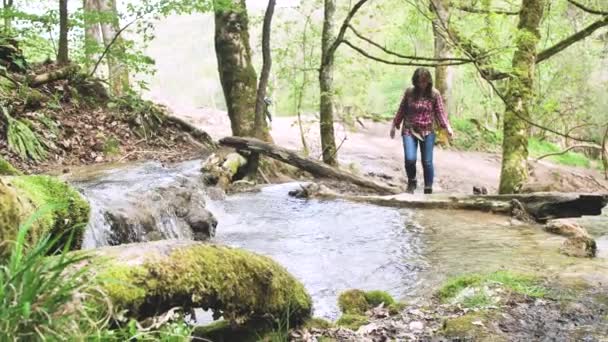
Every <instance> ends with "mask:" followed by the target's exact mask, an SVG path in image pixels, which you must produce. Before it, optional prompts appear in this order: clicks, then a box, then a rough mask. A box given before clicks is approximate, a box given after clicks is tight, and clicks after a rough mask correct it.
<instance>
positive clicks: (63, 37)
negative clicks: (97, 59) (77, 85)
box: [57, 0, 69, 65]
mask: <svg viewBox="0 0 608 342" xmlns="http://www.w3.org/2000/svg"><path fill="white" fill-rule="evenodd" d="M57 63H58V64H61V65H64V64H68V63H69V57H68V0H59V50H58V53H57Z"/></svg>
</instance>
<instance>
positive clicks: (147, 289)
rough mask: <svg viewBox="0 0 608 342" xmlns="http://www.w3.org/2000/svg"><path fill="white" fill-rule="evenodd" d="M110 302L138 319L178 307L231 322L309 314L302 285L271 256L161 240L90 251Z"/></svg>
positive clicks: (297, 318)
mask: <svg viewBox="0 0 608 342" xmlns="http://www.w3.org/2000/svg"><path fill="white" fill-rule="evenodd" d="M94 253H95V255H96V257H95V258H94V260H95V262H96V263H99V266H98V267H99V270H100V271H99V277H100V280H101V281H102V284H103V287H104V288H105V291H106V293H107V294H108V295H109V297H110V298H111V300H112V302H113V304H114V305H115V306H116V307H117V308H118V309H121V310H127V312H128V314H129V315H130V316H133V317H137V318H145V317H150V316H154V315H156V314H159V313H162V312H165V311H167V310H169V309H170V308H173V307H176V306H180V307H182V308H184V309H186V310H188V309H190V308H197V307H200V308H203V309H206V310H207V309H208V310H212V311H213V312H214V315H215V316H216V317H219V316H222V317H223V318H224V319H226V320H228V321H231V322H233V323H237V324H242V323H245V322H248V321H250V320H251V319H256V318H260V317H272V318H274V319H285V317H286V316H287V314H289V318H290V320H291V321H292V322H294V323H295V322H302V321H303V320H305V319H306V318H307V317H309V316H310V314H311V311H312V302H311V298H310V296H309V295H308V293H307V292H306V290H305V289H304V287H303V286H302V284H301V283H300V282H299V281H298V280H296V279H295V278H294V277H293V276H291V275H290V274H289V273H288V272H287V271H286V270H285V269H284V268H283V267H282V266H281V265H279V264H277V263H276V262H274V261H273V260H271V259H270V258H267V257H264V256H261V255H257V254H254V253H251V252H247V251H244V250H240V249H235V248H229V247H224V246H217V245H212V244H205V243H197V242H194V241H182V240H166V241H157V242H152V243H142V244H130V245H121V246H116V247H107V248H102V249H98V250H95V251H94Z"/></svg>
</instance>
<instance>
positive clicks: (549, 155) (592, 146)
mask: <svg viewBox="0 0 608 342" xmlns="http://www.w3.org/2000/svg"><path fill="white" fill-rule="evenodd" d="M576 148H594V149H598V150H599V149H601V148H602V147H601V146H599V145H595V144H579V145H572V146H570V147H568V148H567V149H565V150H563V151H560V152H553V153H547V154H543V155H542V156H540V157H538V158H536V161H539V160H541V159H545V158H547V157H552V156H561V155H562V154H566V153H568V152H569V151H572V150H574V149H576Z"/></svg>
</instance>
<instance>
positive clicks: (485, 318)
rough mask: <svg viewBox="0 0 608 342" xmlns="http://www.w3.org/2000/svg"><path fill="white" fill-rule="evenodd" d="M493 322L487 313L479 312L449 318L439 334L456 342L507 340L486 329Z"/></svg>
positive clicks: (490, 315) (496, 341)
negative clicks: (456, 341)
mask: <svg viewBox="0 0 608 342" xmlns="http://www.w3.org/2000/svg"><path fill="white" fill-rule="evenodd" d="M492 320H493V315H492V314H491V313H489V312H485V311H479V312H472V313H468V314H466V315H463V316H460V317H456V318H450V319H448V320H446V321H445V322H444V324H443V329H442V330H441V334H442V335H443V336H445V337H447V338H448V339H449V340H450V341H451V340H458V341H462V340H464V341H493V342H500V341H506V340H507V339H506V338H505V337H504V336H502V335H501V334H498V333H495V332H493V331H491V330H490V328H488V326H489V325H490V324H491V322H492Z"/></svg>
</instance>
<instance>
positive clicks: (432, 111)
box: [393, 88, 450, 137]
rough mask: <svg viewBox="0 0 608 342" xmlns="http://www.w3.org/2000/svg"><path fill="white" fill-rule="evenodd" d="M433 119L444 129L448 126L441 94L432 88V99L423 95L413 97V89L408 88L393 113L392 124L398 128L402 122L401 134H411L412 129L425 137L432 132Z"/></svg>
mask: <svg viewBox="0 0 608 342" xmlns="http://www.w3.org/2000/svg"><path fill="white" fill-rule="evenodd" d="M435 120H437V122H438V123H439V125H440V126H441V127H442V128H444V129H447V128H448V127H449V126H450V123H449V121H448V116H447V114H446V112H445V108H444V106H443V99H442V98H441V94H440V93H439V92H438V91H437V90H435V89H433V98H432V99H429V98H424V97H423V98H420V99H414V96H413V89H412V88H409V89H408V90H406V91H405V94H404V95H403V98H402V99H401V104H400V105H399V109H398V110H397V113H396V114H395V118H394V119H393V124H394V125H395V127H397V128H399V127H400V126H401V122H403V128H402V130H401V134H403V135H412V130H413V131H414V132H415V133H418V134H420V135H421V136H423V137H425V136H427V135H429V134H431V133H433V131H434V121H435Z"/></svg>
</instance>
